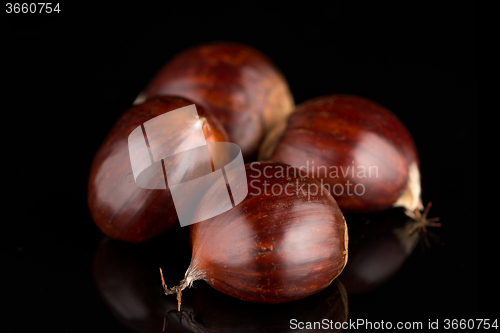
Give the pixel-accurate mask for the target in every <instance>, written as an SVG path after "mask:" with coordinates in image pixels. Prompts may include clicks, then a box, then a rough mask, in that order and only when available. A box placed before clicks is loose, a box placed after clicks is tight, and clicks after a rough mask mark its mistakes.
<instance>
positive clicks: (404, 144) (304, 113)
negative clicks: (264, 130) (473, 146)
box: [259, 94, 423, 213]
mask: <svg viewBox="0 0 500 333" xmlns="http://www.w3.org/2000/svg"><path fill="white" fill-rule="evenodd" d="M259 159H260V160H268V159H269V160H272V161H276V162H282V163H287V164H291V165H293V166H295V167H297V168H299V169H300V170H301V172H303V173H304V174H307V175H308V176H309V177H311V178H314V179H317V180H319V181H320V182H321V184H322V185H324V186H326V187H327V188H328V189H329V190H330V192H331V193H332V195H333V196H334V197H335V199H336V200H337V202H338V205H339V207H340V208H341V209H342V211H343V212H344V213H354V212H358V213H370V212H377V211H383V210H386V209H389V208H391V207H398V206H400V207H404V208H406V209H407V210H408V211H409V212H413V211H414V210H415V209H422V208H423V207H422V202H421V188H420V171H419V159H418V154H417V150H416V147H415V143H414V141H413V138H412V137H411V135H410V133H409V132H408V130H407V129H406V127H405V126H404V125H403V123H402V122H401V121H400V120H399V119H398V118H397V117H396V116H395V115H394V114H393V113H392V112H391V111H389V110H388V109H387V108H385V107H384V106H382V105H380V104H378V103H376V102H374V101H372V100H369V99H367V98H364V97H360V96H353V95H342V94H338V95H326V96H320V97H317V98H313V99H310V100H307V101H305V102H303V103H301V104H300V105H298V106H297V107H296V109H295V110H294V111H293V113H292V114H291V115H290V117H289V118H288V121H287V122H283V123H282V124H280V125H279V126H277V127H275V128H274V130H273V131H271V132H270V133H269V135H268V137H267V138H266V139H265V141H264V142H263V144H262V146H261V149H260V152H259Z"/></svg>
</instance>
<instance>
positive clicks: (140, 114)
mask: <svg viewBox="0 0 500 333" xmlns="http://www.w3.org/2000/svg"><path fill="white" fill-rule="evenodd" d="M189 105H193V102H191V101H189V100H187V99H185V98H182V97H174V96H161V97H154V98H151V99H149V100H147V101H145V102H143V103H141V104H138V105H135V106H133V107H131V108H130V109H129V110H127V111H126V112H125V113H124V114H123V115H122V116H121V117H120V118H119V119H118V120H117V122H116V123H115V124H114V126H113V127H112V128H111V130H110V132H109V133H108V135H107V137H106V138H105V139H104V141H103V143H102V145H101V146H100V147H99V149H98V151H97V152H96V154H95V156H94V159H93V161H92V165H91V168H90V175H89V180H88V206H89V208H90V213H91V214H92V218H93V220H94V222H95V224H96V225H97V226H98V227H99V229H100V230H101V231H102V232H103V233H104V234H105V235H107V236H109V237H111V238H113V239H117V240H122V241H126V242H131V243H139V242H143V241H146V240H148V239H151V238H153V237H155V236H157V235H159V234H161V233H163V232H165V231H166V230H169V229H171V228H173V227H176V226H178V225H179V223H178V217H177V213H176V210H175V207H174V202H173V199H172V196H171V193H170V190H169V189H168V187H166V189H146V188H141V187H139V186H138V185H137V184H136V181H135V179H134V174H133V170H132V165H131V160H130V155H129V144H128V137H129V135H130V134H131V133H132V131H134V130H136V129H137V128H139V129H140V128H141V126H142V124H143V123H144V122H146V121H148V120H150V119H153V118H155V117H157V116H160V115H162V114H164V113H166V112H169V111H172V110H176V109H179V108H182V107H186V106H189ZM196 108H197V110H198V115H199V119H195V120H193V121H192V122H189V123H187V124H186V126H187V127H189V126H190V128H192V129H193V130H194V129H197V130H198V129H199V125H200V121H201V124H202V130H203V134H204V136H205V139H206V141H207V142H225V141H227V134H226V133H225V131H224V128H223V127H222V126H221V124H220V123H219V122H218V121H217V119H216V118H215V117H214V116H213V115H211V114H210V112H209V111H207V110H205V109H204V108H203V107H201V106H199V105H197V106H196ZM141 134H142V133H141ZM188 134H189V128H188V130H187V131H186V134H185V136H186V137H185V140H189V139H190V138H189V136H188ZM172 135H173V134H172ZM177 136H178V137H181V136H182V135H181V134H179V135H177ZM169 144H172V143H171V142H170V141H164V142H162V143H161V144H160V146H159V148H160V149H163V148H165V149H167V148H168V147H167V146H168V145H169ZM202 162H205V161H201V160H200V161H199V160H197V159H194V160H192V161H190V164H191V166H192V167H193V168H196V166H197V165H198V164H200V163H202ZM154 172H155V173H154V174H153V175H152V178H154V179H158V180H159V181H162V182H163V185H165V179H164V175H163V172H162V169H161V168H156V169H155V171H154Z"/></svg>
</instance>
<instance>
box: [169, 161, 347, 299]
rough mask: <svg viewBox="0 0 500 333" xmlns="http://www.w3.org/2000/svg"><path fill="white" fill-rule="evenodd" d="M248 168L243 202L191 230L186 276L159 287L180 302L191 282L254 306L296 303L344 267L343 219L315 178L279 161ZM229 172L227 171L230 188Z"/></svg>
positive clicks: (323, 287)
mask: <svg viewBox="0 0 500 333" xmlns="http://www.w3.org/2000/svg"><path fill="white" fill-rule="evenodd" d="M245 169H246V175H247V179H246V180H243V181H246V182H247V184H248V195H247V197H246V198H245V199H244V200H243V201H242V202H241V203H240V204H239V205H237V206H236V207H234V208H233V209H231V210H229V211H227V212H225V213H223V214H221V215H218V216H216V217H214V218H211V219H209V220H206V221H202V222H199V223H196V224H193V225H191V227H190V239H191V248H192V259H191V264H190V266H189V268H188V270H187V272H186V274H185V278H184V280H183V281H181V284H180V285H179V286H177V287H174V288H172V289H168V288H167V286H166V285H164V288H165V293H166V294H171V293H177V294H178V299H179V302H180V296H181V291H182V290H183V289H185V288H186V287H190V286H191V285H192V284H193V282H194V281H195V280H205V281H207V282H208V283H209V284H210V285H211V286H212V287H214V288H215V289H217V290H219V291H221V292H223V293H224V294H227V295H229V296H232V297H235V298H239V299H242V300H245V301H250V302H255V303H283V302H287V301H292V300H297V299H301V298H304V297H306V296H309V295H312V294H315V293H317V292H319V291H321V290H323V289H325V288H326V287H327V286H328V285H330V283H331V282H332V281H333V280H334V279H335V278H336V277H337V276H338V275H339V274H340V273H341V272H342V270H343V269H344V266H345V265H346V262H347V243H348V236H347V226H346V223H345V220H344V217H343V215H342V212H341V211H340V209H339V207H338V206H337V203H336V202H335V199H334V198H333V197H332V196H331V195H330V193H329V192H328V191H326V190H324V189H323V187H321V186H320V184H319V183H318V181H317V180H315V179H310V178H307V177H300V175H299V172H298V170H297V169H296V168H294V167H291V166H289V165H286V164H283V163H273V162H255V163H250V164H246V165H245ZM233 175H234V174H230V173H228V179H229V182H230V183H231V177H232V176H233ZM216 191H217V190H216ZM235 192H236V191H235ZM233 195H235V196H237V195H238V193H233ZM220 197H221V196H220V195H218V193H210V192H208V193H207V194H206V195H205V198H207V201H206V202H204V203H203V204H204V206H207V205H210V204H212V205H217V204H219V203H218V202H211V200H212V198H220ZM179 307H180V304H179Z"/></svg>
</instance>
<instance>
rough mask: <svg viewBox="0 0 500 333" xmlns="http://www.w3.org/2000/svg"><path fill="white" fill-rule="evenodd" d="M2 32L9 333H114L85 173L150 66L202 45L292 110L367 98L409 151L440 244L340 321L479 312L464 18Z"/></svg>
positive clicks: (207, 15)
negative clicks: (261, 73) (242, 47)
mask: <svg viewBox="0 0 500 333" xmlns="http://www.w3.org/2000/svg"><path fill="white" fill-rule="evenodd" d="M2 21H3V23H2V24H3V27H2V28H3V30H2V34H1V36H2V51H1V55H0V57H1V59H2V66H3V71H2V75H1V80H2V82H3V83H2V87H3V89H2V114H3V116H4V120H5V123H4V126H5V127H4V128H9V129H10V130H9V131H8V132H5V133H9V134H8V135H7V137H6V139H4V140H5V141H4V143H5V144H6V146H7V147H8V148H7V149H6V150H5V154H6V155H5V156H6V157H5V158H4V166H6V167H7V168H6V169H7V170H6V171H4V172H6V173H5V174H4V179H5V180H7V181H8V185H7V188H8V191H7V192H6V193H7V196H9V200H8V201H7V205H6V207H5V208H4V209H6V210H9V211H13V213H11V214H8V215H5V217H4V219H3V223H4V226H6V227H7V228H5V227H4V228H2V231H3V233H4V238H5V240H6V241H5V242H3V243H4V245H2V252H1V256H2V262H3V265H4V267H6V268H7V270H6V273H4V274H2V275H3V276H2V280H4V279H6V280H5V281H4V282H3V283H2V300H4V302H6V304H8V305H7V306H8V308H9V310H8V312H9V314H10V313H12V315H9V316H8V317H9V318H8V320H9V319H10V320H12V322H13V323H14V324H15V326H10V327H11V328H10V329H9V330H8V331H12V332H18V331H26V330H27V329H40V328H49V329H51V330H52V331H54V332H63V331H64V332H78V331H85V330H91V331H108V332H117V331H126V330H127V329H126V328H125V327H124V326H123V325H122V324H121V323H120V322H118V320H117V319H116V318H115V317H114V316H113V314H112V313H111V311H110V310H109V309H108V308H107V307H106V305H105V304H104V303H103V301H102V299H101V297H100V294H99V292H98V291H97V289H96V286H95V283H94V280H93V276H92V260H93V256H94V252H95V250H96V248H97V246H98V244H99V242H100V240H101V238H102V234H101V233H100V231H99V230H98V229H97V227H96V226H95V225H94V224H93V222H92V219H91V216H90V213H89V211H88V207H87V203H86V186H87V184H86V182H87V177H88V171H89V167H90V163H91V160H92V157H93V155H94V153H95V152H96V150H97V149H98V147H99V145H100V143H101V142H102V140H103V139H104V137H105V135H106V133H107V132H108V130H109V129H110V127H111V126H112V125H113V123H114V122H115V120H116V119H117V118H118V117H119V115H120V114H121V113H122V112H124V111H125V110H126V109H127V108H128V107H129V106H130V105H131V103H132V102H133V100H134V99H135V97H136V96H137V94H138V93H139V92H140V91H141V90H142V88H143V87H144V86H145V85H146V83H147V82H148V80H149V79H150V78H151V77H152V76H153V75H154V73H155V72H156V71H157V70H158V69H159V68H160V66H161V65H163V64H164V63H165V62H166V61H167V60H169V59H170V58H171V57H172V56H173V55H175V54H176V53H178V52H180V51H182V50H184V49H185V48H187V47H190V46H193V45H195V44H198V43H201V42H207V41H213V40H232V41H238V42H242V43H246V44H249V45H252V46H254V47H256V48H257V49H259V50H261V51H263V52H264V53H265V54H267V55H268V56H269V57H270V58H271V59H272V60H273V61H274V62H275V63H276V65H277V66H278V67H279V68H280V69H281V70H282V72H283V73H284V75H285V76H286V78H287V80H288V82H289V85H290V88H291V90H292V93H293V95H294V98H295V101H296V103H300V102H302V101H305V100H306V99H308V98H312V97H316V96H319V95H322V94H330V93H348V94H356V95H361V96H364V97H368V98H370V99H373V100H375V101H377V102H379V103H381V104H383V105H385V106H386V107H388V108H389V109H390V110H392V111H393V112H394V113H395V114H396V115H397V116H398V117H399V118H400V119H401V120H402V121H403V123H404V124H405V125H406V126H407V127H408V129H409V131H410V132H411V133H412V135H413V137H414V139H415V142H416V145H417V148H418V151H419V155H420V159H421V172H422V188H423V201H424V202H428V201H432V203H433V208H432V210H431V214H430V215H431V217H433V216H439V217H440V218H441V221H442V223H443V227H442V228H440V229H439V230H437V229H436V230H434V232H435V233H436V234H438V235H439V236H440V240H439V241H438V242H434V243H433V245H432V247H431V248H430V249H428V250H426V251H425V252H421V251H420V250H419V249H417V250H416V251H414V253H413V254H412V255H411V256H410V258H409V259H408V260H407V262H406V263H405V264H404V266H403V267H402V269H401V270H400V271H399V272H398V273H397V274H396V276H394V277H393V279H392V280H391V281H390V282H389V283H387V284H385V285H384V286H382V287H381V288H379V289H377V290H375V291H373V292H371V293H369V294H366V295H363V296H356V297H352V298H350V299H349V302H350V314H349V317H350V318H351V319H354V320H355V319H358V318H365V319H370V320H373V321H380V320H384V321H393V322H396V321H399V320H410V321H422V322H424V323H427V321H428V320H429V319H431V320H433V319H438V318H439V319H441V320H442V319H444V318H458V319H460V318H466V319H468V318H480V317H484V316H485V315H486V312H484V311H483V308H482V307H481V306H480V304H478V303H479V301H478V261H477V260H478V250H477V245H478V237H477V230H478V227H477V223H478V217H477V212H478V163H477V160H478V153H477V146H478V123H477V121H478V82H477V74H478V73H477V63H478V59H477V44H476V43H477V39H476V38H477V37H476V36H477V16H476V8H475V6H472V5H468V6H464V5H457V4H455V5H453V6H447V5H438V6H436V5H423V4H420V3H412V2H404V3H399V4H398V5H391V6H389V5H387V4H386V5H381V4H379V3H371V4H366V3H356V4H354V3H350V4H345V3H340V2H328V3H312V2H303V3H302V4H300V5H292V4H291V3H288V4H286V3H282V4H275V3H272V2H270V1H268V2H266V3H265V4H255V3H249V4H247V5H242V4H238V5H237V4H236V3H235V2H226V3H225V4H219V5H217V6H216V7H215V5H214V4H211V3H210V2H205V3H204V4H203V3H202V4H194V3H191V4H190V3H184V4H181V3H180V2H179V3H174V2H169V3H168V4H165V5H162V6H158V5H155V6H150V5H145V4H143V3H141V2H140V3H137V4H136V5H123V4H120V5H117V7H112V8H111V7H106V8H104V7H102V6H101V5H98V4H97V3H94V4H92V5H90V4H87V3H84V2H75V3H73V4H72V5H69V4H68V5H61V13H59V14H55V13H54V14H5V13H2ZM5 117H6V118H5ZM4 193H5V192H4ZM4 205H5V204H4ZM7 216H8V217H7ZM165 255H166V256H168V255H171V254H168V253H167V254H165ZM181 274H182V273H181ZM10 320H9V321H10Z"/></svg>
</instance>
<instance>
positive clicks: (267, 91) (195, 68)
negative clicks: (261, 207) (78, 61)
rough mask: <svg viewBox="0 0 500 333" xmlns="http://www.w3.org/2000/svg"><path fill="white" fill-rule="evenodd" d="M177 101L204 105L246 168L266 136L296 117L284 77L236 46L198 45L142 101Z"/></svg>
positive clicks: (152, 83) (252, 52) (261, 57)
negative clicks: (163, 97)
mask: <svg viewBox="0 0 500 333" xmlns="http://www.w3.org/2000/svg"><path fill="white" fill-rule="evenodd" d="M165 94H168V95H171V94H173V95H178V96H183V97H186V98H188V99H190V100H192V101H194V102H195V103H196V104H197V105H198V104H200V105H202V106H203V107H204V108H205V109H207V110H209V111H212V113H213V114H214V115H215V116H216V117H217V119H219V120H220V122H221V123H222V125H223V126H224V127H225V129H226V131H227V133H228V134H229V139H230V141H231V142H234V143H236V144H237V145H239V146H240V147H241V151H242V152H243V156H244V158H245V160H246V162H250V160H249V159H254V158H255V155H256V153H257V149H258V147H259V143H260V142H261V140H262V139H263V137H264V135H265V134H266V132H267V131H268V130H269V129H270V128H272V127H273V126H274V125H275V124H276V123H279V122H282V121H284V118H286V116H287V115H288V114H289V113H290V112H291V111H292V108H293V105H294V101H293V97H292V94H291V92H290V90H289V88H288V84H287V82H286V80H285V78H284V76H283V74H282V73H281V72H280V71H279V70H278V68H277V67H276V66H275V65H274V64H273V63H272V61H271V60H270V59H269V58H268V57H266V56H265V55H264V54H263V53H261V52H260V51H258V50H256V49H254V48H253V47H250V46H248V45H243V44H239V43H234V42H216V43H207V44H203V45H198V46H195V47H192V48H190V49H189V50H186V51H184V52H181V53H180V54H178V55H177V56H176V57H174V58H173V59H172V60H170V61H169V62H167V63H166V64H165V66H163V67H162V68H161V69H160V70H159V71H158V73H157V74H156V75H155V77H154V78H153V79H152V80H151V81H150V82H149V84H148V85H147V87H146V88H145V90H144V91H143V92H142V93H141V94H140V95H139V97H138V98H137V101H142V100H143V99H145V98H149V97H151V96H157V95H165Z"/></svg>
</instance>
